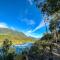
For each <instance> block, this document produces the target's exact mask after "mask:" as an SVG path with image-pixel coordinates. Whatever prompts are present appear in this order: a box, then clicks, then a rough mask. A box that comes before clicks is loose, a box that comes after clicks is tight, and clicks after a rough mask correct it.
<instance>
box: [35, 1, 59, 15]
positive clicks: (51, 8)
mask: <svg viewBox="0 0 60 60" xmlns="http://www.w3.org/2000/svg"><path fill="white" fill-rule="evenodd" d="M34 2H35V4H36V6H37V7H38V8H39V9H41V11H42V12H43V13H45V14H47V15H52V14H54V13H55V12H58V11H59V10H60V0H42V1H41V0H34Z"/></svg>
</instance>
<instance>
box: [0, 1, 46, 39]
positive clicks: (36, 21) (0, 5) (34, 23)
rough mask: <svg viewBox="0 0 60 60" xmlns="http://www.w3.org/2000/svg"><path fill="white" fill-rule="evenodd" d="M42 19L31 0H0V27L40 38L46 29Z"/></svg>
mask: <svg viewBox="0 0 60 60" xmlns="http://www.w3.org/2000/svg"><path fill="white" fill-rule="evenodd" d="M43 19H44V18H43V16H42V14H41V12H40V11H39V10H38V9H37V8H36V6H35V4H34V2H33V0H0V28H11V29H13V30H18V31H20V32H23V33H25V34H26V35H27V36H32V37H36V38H40V37H41V36H42V35H43V33H45V31H46V30H45V24H44V21H43Z"/></svg>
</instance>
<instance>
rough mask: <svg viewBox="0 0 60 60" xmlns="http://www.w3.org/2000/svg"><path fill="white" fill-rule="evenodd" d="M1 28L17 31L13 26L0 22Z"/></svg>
mask: <svg viewBox="0 0 60 60" xmlns="http://www.w3.org/2000/svg"><path fill="white" fill-rule="evenodd" d="M0 28H9V29H12V30H16V29H15V28H14V27H13V26H8V25H7V24H6V23H4V22H0Z"/></svg>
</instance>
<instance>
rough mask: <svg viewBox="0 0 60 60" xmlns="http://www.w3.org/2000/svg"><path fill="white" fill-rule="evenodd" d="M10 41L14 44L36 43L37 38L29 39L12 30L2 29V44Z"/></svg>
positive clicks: (0, 32) (0, 36)
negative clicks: (4, 41) (5, 40)
mask: <svg viewBox="0 0 60 60" xmlns="http://www.w3.org/2000/svg"><path fill="white" fill-rule="evenodd" d="M6 38H7V39H9V40H11V41H12V43H13V44H23V43H27V42H35V38H32V37H27V36H26V35H25V34H24V33H22V32H18V31H15V30H11V29H8V28H0V43H2V42H3V40H4V39H6Z"/></svg>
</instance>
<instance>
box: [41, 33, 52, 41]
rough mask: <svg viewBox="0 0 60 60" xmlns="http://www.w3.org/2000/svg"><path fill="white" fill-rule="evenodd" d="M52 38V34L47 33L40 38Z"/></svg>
mask: <svg viewBox="0 0 60 60" xmlns="http://www.w3.org/2000/svg"><path fill="white" fill-rule="evenodd" d="M52 38H53V36H52V34H51V33H47V34H45V35H44V36H43V37H42V38H41V40H51V39H52Z"/></svg>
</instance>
